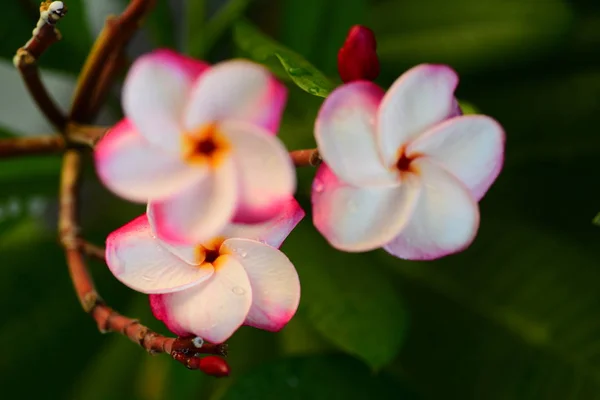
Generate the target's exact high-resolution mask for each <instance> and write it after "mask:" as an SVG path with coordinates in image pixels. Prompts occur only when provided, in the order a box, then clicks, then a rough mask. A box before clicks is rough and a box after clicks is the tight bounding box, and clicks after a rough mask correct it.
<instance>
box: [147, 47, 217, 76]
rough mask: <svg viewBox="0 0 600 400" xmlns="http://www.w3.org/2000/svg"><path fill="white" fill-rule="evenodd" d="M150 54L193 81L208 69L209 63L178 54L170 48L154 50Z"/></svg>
mask: <svg viewBox="0 0 600 400" xmlns="http://www.w3.org/2000/svg"><path fill="white" fill-rule="evenodd" d="M152 56H153V57H155V58H156V59H157V60H158V61H159V62H162V63H164V64H165V65H169V66H170V67H171V68H174V69H178V70H180V71H182V72H183V73H185V74H186V75H187V77H188V79H189V80H190V81H195V80H196V79H198V78H199V77H200V75H202V74H203V73H204V72H206V71H208V70H209V69H210V64H208V63H205V62H203V61H200V60H196V59H195V58H191V57H188V56H185V55H183V54H179V53H177V52H175V51H173V50H170V49H158V50H154V51H153V52H152Z"/></svg>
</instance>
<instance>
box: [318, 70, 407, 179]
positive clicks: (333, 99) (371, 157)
mask: <svg viewBox="0 0 600 400" xmlns="http://www.w3.org/2000/svg"><path fill="white" fill-rule="evenodd" d="M383 95H384V92H383V90H381V88H380V87H379V86H377V85H375V84H374V83H371V82H365V81H361V82H355V83H349V84H347V85H343V86H341V87H340V88H338V89H336V90H334V91H333V93H331V94H330V95H329V96H328V97H327V99H326V100H325V102H324V103H323V106H321V110H320V111H319V115H318V117H317V121H316V123H315V139H316V140H317V145H318V147H319V153H320V154H321V157H323V160H325V162H326V163H327V165H329V168H331V169H332V170H333V171H334V172H335V174H336V176H338V177H339V178H340V179H341V180H343V181H344V182H347V183H350V184H353V185H356V186H373V185H388V184H394V183H395V182H396V181H397V179H396V175H395V174H394V173H393V172H392V171H391V170H390V169H389V168H386V167H385V166H384V165H383V162H382V160H381V156H380V155H379V153H378V150H377V143H376V137H375V119H376V115H377V110H378V107H379V103H380V102H381V99H382V98H383Z"/></svg>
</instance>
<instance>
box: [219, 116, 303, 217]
mask: <svg viewBox="0 0 600 400" xmlns="http://www.w3.org/2000/svg"><path fill="white" fill-rule="evenodd" d="M219 130H220V131H221V132H222V133H223V135H224V136H225V137H226V138H227V139H229V142H230V143H231V145H232V147H233V155H232V158H233V159H234V161H235V164H236V175H237V177H238V184H239V188H238V190H239V192H238V201H239V203H238V209H237V212H236V216H235V220H236V222H242V223H256V222H263V221H267V220H269V219H271V218H274V217H275V216H276V215H277V214H279V212H280V211H281V209H282V207H283V206H284V205H285V203H286V202H287V201H288V199H289V198H290V196H292V195H293V194H294V191H295V190H296V170H295V168H294V165H293V163H292V160H291V159H290V156H289V153H288V152H287V150H286V148H285V147H284V146H283V144H282V143H281V141H280V140H279V139H277V138H276V137H273V136H269V135H268V134H265V130H264V129H263V128H260V127H257V126H254V125H250V124H248V123H240V122H226V123H223V124H220V125H219Z"/></svg>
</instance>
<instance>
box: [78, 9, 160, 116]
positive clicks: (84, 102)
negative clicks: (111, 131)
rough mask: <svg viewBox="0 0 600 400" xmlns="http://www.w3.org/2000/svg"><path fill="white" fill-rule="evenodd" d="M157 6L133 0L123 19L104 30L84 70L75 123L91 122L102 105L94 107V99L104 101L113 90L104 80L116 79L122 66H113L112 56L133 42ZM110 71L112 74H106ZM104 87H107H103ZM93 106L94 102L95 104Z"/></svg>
mask: <svg viewBox="0 0 600 400" xmlns="http://www.w3.org/2000/svg"><path fill="white" fill-rule="evenodd" d="M155 4H156V0H131V2H130V3H129V5H128V6H127V8H126V9H125V11H123V13H122V14H121V15H120V16H119V17H109V18H108V19H107V20H106V24H105V25H104V29H103V30H102V32H100V36H98V39H97V40H96V42H95V43H94V47H93V48H92V50H91V52H90V54H89V56H88V58H87V60H86V62H85V65H84V66H83V70H82V71H81V74H80V75H79V80H78V82H77V87H76V89H75V95H74V97H73V105H72V107H71V112H70V113H69V114H70V116H69V119H70V120H71V121H75V122H88V121H89V120H90V119H91V118H93V116H94V115H92V114H91V111H92V109H97V108H98V104H91V103H90V100H91V99H94V98H99V99H102V98H103V97H104V94H103V93H104V92H106V91H108V90H110V82H107V80H108V79H101V78H100V77H101V76H103V75H105V76H108V77H110V78H111V79H112V77H114V71H112V70H114V69H116V67H115V66H116V65H117V64H118V62H116V61H117V60H115V62H109V60H110V58H111V54H114V53H118V52H120V51H122V49H123V47H124V46H125V45H126V44H127V43H128V42H129V39H131V37H132V36H133V34H134V33H135V32H136V31H137V29H138V26H139V24H140V21H141V20H142V19H143V18H144V17H145V16H146V14H147V13H148V12H150V10H152V8H153V7H154V5H155ZM105 68H107V69H109V70H111V72H107V73H106V74H103V70H104V69H105ZM99 84H102V85H103V86H99ZM92 103H93V101H92Z"/></svg>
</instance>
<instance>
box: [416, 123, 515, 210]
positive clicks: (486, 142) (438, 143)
mask: <svg viewBox="0 0 600 400" xmlns="http://www.w3.org/2000/svg"><path fill="white" fill-rule="evenodd" d="M504 140H505V138H504V130H503V129H502V127H501V126H500V124H499V123H498V122H496V121H495V120H494V119H492V118H490V117H486V116H484V115H466V116H463V117H458V118H452V119H450V120H448V121H446V122H444V123H442V124H440V125H438V126H436V127H435V128H433V129H431V130H429V131H428V132H427V133H426V134H425V135H423V136H421V137H419V138H418V139H417V140H415V141H414V142H413V143H411V144H410V145H409V146H408V148H407V149H406V152H407V154H408V156H409V157H410V154H411V153H416V154H422V155H425V156H427V157H428V158H430V159H431V160H434V161H436V162H437V163H438V164H440V165H441V166H442V167H444V168H445V169H446V171H448V172H450V173H452V174H453V175H454V176H455V177H457V178H458V179H459V180H460V181H461V182H462V183H463V184H464V185H465V186H467V188H468V189H469V190H470V191H471V194H472V196H473V197H474V198H475V200H477V201H479V200H480V199H481V198H482V197H483V195H484V194H485V193H486V192H487V190H488V189H489V188H490V186H491V185H492V183H493V182H494V181H495V180H496V178H497V177H498V174H500V170H501V169H502V164H503V162H504Z"/></svg>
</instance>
